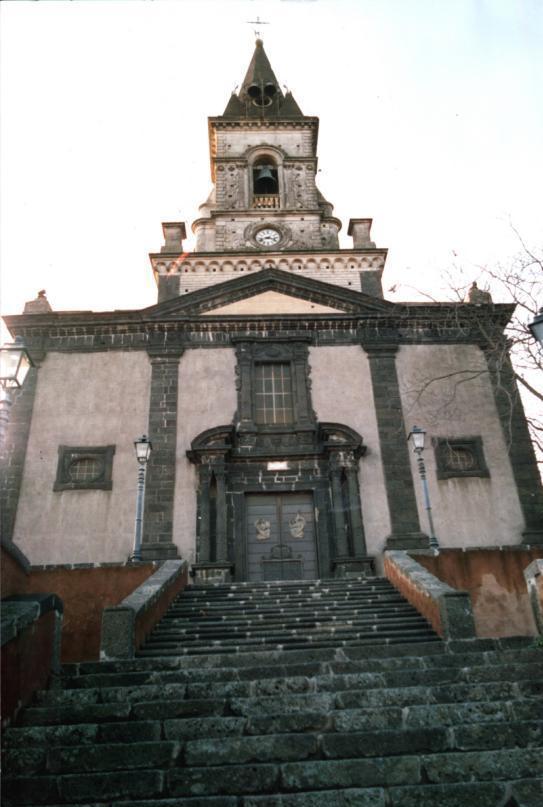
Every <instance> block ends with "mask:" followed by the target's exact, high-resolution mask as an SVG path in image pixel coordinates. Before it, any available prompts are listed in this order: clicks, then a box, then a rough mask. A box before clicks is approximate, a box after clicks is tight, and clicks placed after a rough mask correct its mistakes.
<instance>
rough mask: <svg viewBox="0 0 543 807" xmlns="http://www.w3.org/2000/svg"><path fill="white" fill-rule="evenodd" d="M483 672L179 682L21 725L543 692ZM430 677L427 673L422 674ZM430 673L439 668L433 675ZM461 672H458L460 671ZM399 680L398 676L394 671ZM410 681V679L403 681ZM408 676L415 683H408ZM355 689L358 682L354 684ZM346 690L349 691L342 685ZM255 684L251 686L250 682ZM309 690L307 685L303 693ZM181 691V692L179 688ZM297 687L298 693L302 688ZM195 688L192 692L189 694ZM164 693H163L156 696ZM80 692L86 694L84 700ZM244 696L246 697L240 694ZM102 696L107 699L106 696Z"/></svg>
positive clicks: (29, 717)
mask: <svg viewBox="0 0 543 807" xmlns="http://www.w3.org/2000/svg"><path fill="white" fill-rule="evenodd" d="M484 669H485V668H481V672H480V673H479V674H477V673H474V674H473V675H470V673H469V671H467V672H466V673H465V675H464V678H463V679H462V680H458V679H457V678H455V676H454V675H451V676H448V677H446V676H439V677H437V680H435V678H434V677H433V676H431V675H426V676H420V677H419V679H418V681H417V682H413V681H409V677H408V674H402V673H401V671H398V672H397V673H396V679H395V680H388V681H386V680H383V681H381V682H379V686H377V687H374V688H368V687H367V686H364V688H361V689H355V688H353V686H352V683H353V682H352V681H351V679H349V678H348V677H345V678H343V679H340V681H338V682H337V687H336V683H335V682H334V680H333V677H331V678H330V679H323V681H322V683H321V687H320V689H318V690H317V689H315V688H311V689H307V685H306V682H304V681H303V679H300V680H299V681H296V680H294V682H293V683H292V684H291V686H292V689H289V683H288V679H287V682H286V683H285V684H284V685H283V686H281V683H280V679H276V681H275V682H273V679H272V683H271V684H269V686H268V687H267V688H266V686H265V685H264V683H263V684H262V685H261V686H260V687H259V690H258V692H257V691H256V682H255V683H254V689H253V693H251V692H250V691H249V694H247V693H246V690H244V689H243V686H240V683H241V682H232V683H231V684H222V685H221V687H222V689H221V688H219V689H218V690H217V691H216V692H213V691H211V690H210V689H209V687H206V685H202V684H200V685H198V684H192V685H190V684H189V685H184V684H183V685H177V684H162V685H160V686H159V687H158V688H157V687H155V688H154V689H153V687H152V688H151V690H149V692H150V697H151V698H153V696H154V695H155V693H156V694H157V697H155V699H151V700H149V699H146V698H145V695H146V688H145V687H136V688H134V690H129V689H127V688H126V689H125V693H126V695H125V697H124V698H123V697H122V688H121V689H119V688H112V689H111V690H110V691H109V692H108V690H106V689H104V690H100V691H99V692H100V693H102V692H103V693H105V695H104V696H102V694H100V695H99V696H98V697H99V698H100V700H99V701H97V699H96V695H95V693H96V690H92V689H83V690H72V693H74V694H73V697H72V698H70V697H68V698H67V702H61V703H57V702H55V701H54V695H53V703H52V705H39V706H31V707H29V708H27V709H26V710H25V711H24V713H23V714H22V715H21V720H20V723H21V725H25V726H33V725H61V724H63V723H66V724H69V723H100V722H112V721H117V720H119V721H120V720H128V719H131V720H138V721H139V720H156V719H164V718H167V717H176V716H181V717H183V716H189V717H193V716H196V715H198V714H201V715H219V716H222V715H239V716H246V717H249V716H255V715H270V714H276V715H280V714H281V711H282V709H284V710H286V711H287V713H288V712H292V711H304V712H312V711H316V712H322V711H325V712H329V711H331V710H333V709H364V708H376V707H382V706H390V705H396V706H398V705H399V706H402V707H405V706H413V705H424V704H426V705H427V704H433V703H456V702H463V701H466V700H467V701H484V700H488V701H493V700H500V699H504V700H511V699H513V700H518V699H522V698H524V697H530V696H531V695H534V694H535V695H537V694H538V692H541V689H542V687H543V682H542V681H541V677H540V678H539V680H534V678H533V676H531V675H529V674H528V673H526V675H525V677H524V678H522V679H521V680H505V679H506V675H505V673H503V672H501V673H499V674H496V675H497V680H493V678H492V672H490V673H488V674H486V675H485V674H484V673H483V672H482V670H484ZM420 672H424V671H420ZM426 672H428V673H431V672H432V671H426ZM453 672H455V671H453ZM391 675H392V674H391ZM402 676H403V677H402ZM406 679H407V681H408V683H406ZM268 683H269V682H268ZM349 684H351V685H350V686H349ZM341 685H343V687H344V688H341ZM249 686H250V685H249ZM304 686H305V687H306V688H305V689H304ZM169 687H170V688H171V690H172V691H173V692H175V693H176V696H175V697H173V698H172V697H168V694H167V693H168V691H169V689H168V688H169ZM179 687H180V688H179ZM297 687H298V689H297ZM189 688H190V689H189ZM157 689H158V692H157ZM75 693H81V695H82V697H81V700H78V699H77V696H76V695H75ZM236 693H241V694H236ZM102 697H103V698H104V699H105V700H104V699H102Z"/></svg>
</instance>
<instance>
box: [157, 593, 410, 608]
mask: <svg viewBox="0 0 543 807" xmlns="http://www.w3.org/2000/svg"><path fill="white" fill-rule="evenodd" d="M389 602H391V603H402V602H405V600H404V599H403V598H402V596H401V595H400V594H399V593H398V592H397V591H395V590H394V589H392V590H391V591H382V592H374V593H365V594H364V593H358V592H357V593H352V594H345V595H344V596H342V595H341V593H337V594H333V595H332V594H330V596H325V595H323V594H320V593H319V594H313V595H307V596H306V595H303V594H301V595H299V596H298V595H296V596H285V597H280V596H277V595H276V594H273V593H270V594H269V595H268V596H262V597H261V596H254V597H253V596H248V595H244V596H239V597H228V598H224V599H223V598H221V597H216V598H206V597H201V598H198V599H191V598H189V597H183V596H181V598H178V599H177V600H175V601H174V603H173V605H172V606H171V608H172V610H173V611H176V610H183V609H187V610H188V611H196V610H197V609H198V608H201V607H203V606H205V607H209V608H215V609H218V610H221V609H225V610H226V609H235V608H241V607H246V608H258V607H272V606H275V607H284V608H287V607H289V608H299V607H305V606H307V607H310V606H313V607H315V606H324V605H326V606H328V607H330V606H336V607H348V606H351V605H355V604H357V603H359V604H360V605H365V604H368V603H376V604H381V603H382V604H386V603H389Z"/></svg>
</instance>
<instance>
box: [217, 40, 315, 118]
mask: <svg viewBox="0 0 543 807" xmlns="http://www.w3.org/2000/svg"><path fill="white" fill-rule="evenodd" d="M223 115H224V117H229V118H230V117H236V118H239V117H248V118H300V117H303V114H302V111H301V109H300V107H299V106H298V104H297V103H296V101H295V100H294V98H293V96H292V93H290V92H287V93H286V94H284V93H283V91H282V89H281V85H280V84H279V82H278V80H277V77H276V75H275V73H274V72H273V69H272V66H271V64H270V61H269V59H268V57H267V55H266V51H265V50H264V43H263V42H262V39H260V37H259V38H258V39H257V40H256V42H255V50H254V53H253V56H252V59H251V62H250V64H249V67H248V68H247V72H246V74H245V78H244V79H243V82H242V84H241V88H240V90H239V93H237V94H236V93H232V96H231V98H230V100H229V102H228V104H227V106H226V109H225V110H224V113H223Z"/></svg>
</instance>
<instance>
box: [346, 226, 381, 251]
mask: <svg viewBox="0 0 543 807" xmlns="http://www.w3.org/2000/svg"><path fill="white" fill-rule="evenodd" d="M372 221H373V219H349V229H348V230H347V235H352V237H353V247H354V248H355V249H375V242H374V241H372V240H371V238H370V233H371V225H372Z"/></svg>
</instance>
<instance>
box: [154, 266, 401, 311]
mask: <svg viewBox="0 0 543 807" xmlns="http://www.w3.org/2000/svg"><path fill="white" fill-rule="evenodd" d="M394 308H395V306H394V303H391V302H389V301H388V300H383V299H381V298H378V297H371V296H370V295H368V294H363V293H362V292H358V291H352V290H351V289H345V288H343V287H341V286H335V285H332V284H331V283H324V282H323V281H322V280H314V279H312V278H307V277H301V276H300V275H298V276H296V275H293V274H291V273H290V272H285V271H283V270H281V269H262V270H261V271H259V272H255V273H253V274H251V275H245V276H244V277H239V278H236V279H234V280H226V281H224V282H223V283H217V284H214V285H213V286H209V287H208V288H206V289H199V290H198V291H194V292H192V293H191V294H185V295H183V296H180V297H176V298H175V299H171V300H167V301H166V302H163V303H159V304H158V305H155V306H152V307H151V308H148V309H146V311H145V313H146V315H147V316H149V317H151V318H152V319H155V318H156V319H176V318H178V317H183V316H189V317H195V316H196V317H198V316H205V317H206V318H207V317H210V316H217V317H222V316H224V317H231V316H239V317H247V316H261V315H266V316H274V315H277V316H288V315H294V316H295V315H298V316H319V315H320V316H325V315H327V314H328V315H330V316H333V315H338V314H364V313H366V314H379V313H381V314H390V313H391V310H393V309H394Z"/></svg>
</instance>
